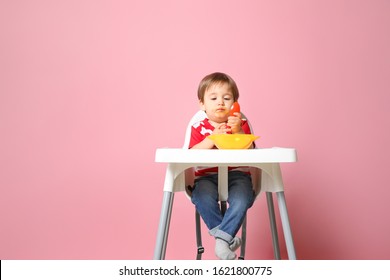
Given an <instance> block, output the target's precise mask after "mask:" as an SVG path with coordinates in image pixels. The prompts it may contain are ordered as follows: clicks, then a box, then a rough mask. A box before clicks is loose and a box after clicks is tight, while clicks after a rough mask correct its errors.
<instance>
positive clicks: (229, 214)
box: [191, 171, 255, 243]
mask: <svg viewBox="0 0 390 280" xmlns="http://www.w3.org/2000/svg"><path fill="white" fill-rule="evenodd" d="M228 174H229V175H228V200H227V202H228V204H229V207H228V208H227V210H226V212H225V215H224V216H222V213H221V210H220V208H219V203H218V174H213V175H207V176H203V177H200V178H198V179H196V180H195V184H194V189H193V191H192V198H191V200H192V203H194V204H195V207H196V210H197V211H198V212H199V214H200V216H201V217H202V219H203V221H204V222H205V224H206V226H207V227H208V229H209V233H210V235H212V236H214V237H215V238H221V239H223V240H225V241H226V242H228V243H231V242H232V240H233V238H234V237H235V236H236V234H237V232H238V230H239V229H240V227H241V224H242V222H243V221H244V218H245V215H246V212H247V210H248V209H249V208H250V207H251V206H252V205H253V202H254V200H255V193H254V191H253V187H252V179H251V176H250V175H249V174H246V173H244V172H241V171H230V172H229V173H228Z"/></svg>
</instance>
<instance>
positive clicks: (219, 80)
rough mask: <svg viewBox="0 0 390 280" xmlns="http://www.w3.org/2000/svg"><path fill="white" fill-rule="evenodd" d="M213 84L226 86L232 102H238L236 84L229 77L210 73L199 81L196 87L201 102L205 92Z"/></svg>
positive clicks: (223, 74)
mask: <svg viewBox="0 0 390 280" xmlns="http://www.w3.org/2000/svg"><path fill="white" fill-rule="evenodd" d="M215 84H227V85H228V86H229V87H230V90H231V91H232V94H233V99H234V101H237V100H238V97H239V95H240V94H239V92H238V87H237V85H236V82H235V81H234V80H233V79H232V78H231V77H230V76H229V75H227V74H225V73H221V72H215V73H211V74H209V75H207V76H206V77H204V78H203V79H202V80H201V81H200V83H199V87H198V99H199V100H200V101H202V102H203V101H204V94H205V92H206V90H207V89H208V88H210V86H212V85H215Z"/></svg>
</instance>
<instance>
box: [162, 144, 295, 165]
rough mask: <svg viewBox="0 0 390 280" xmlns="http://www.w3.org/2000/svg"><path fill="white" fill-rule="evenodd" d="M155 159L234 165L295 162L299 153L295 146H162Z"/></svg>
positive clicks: (173, 161) (172, 161) (171, 161)
mask: <svg viewBox="0 0 390 280" xmlns="http://www.w3.org/2000/svg"><path fill="white" fill-rule="evenodd" d="M205 159H206V160H205ZM155 161H156V162H170V163H192V164H202V165H209V164H216V163H218V164H229V165H230V166H233V165H234V164H240V165H241V164H245V163H247V164H250V163H273V162H279V163H280V162H295V161H297V154H296V151H295V149H293V148H278V147H274V148H257V149H247V150H241V149H237V150H218V149H196V150H191V149H179V148H161V149H157V150H156V158H155Z"/></svg>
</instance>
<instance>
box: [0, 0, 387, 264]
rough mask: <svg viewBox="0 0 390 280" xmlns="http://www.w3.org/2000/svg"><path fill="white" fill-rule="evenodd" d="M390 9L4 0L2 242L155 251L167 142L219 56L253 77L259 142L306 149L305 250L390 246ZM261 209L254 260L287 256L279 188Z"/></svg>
mask: <svg viewBox="0 0 390 280" xmlns="http://www.w3.org/2000/svg"><path fill="white" fill-rule="evenodd" d="M389 14H390V2H389V1H386V0H382V1H380V0H376V1H368V0H367V1H346V0H344V1H341V0H334V1H326V0H324V1H312V0H306V1H303V0H302V1H271V0H269V1H258V0H253V1H226V0H220V1H208V0H207V1H206V0H204V1H198V0H197V1H141V0H140V1H124V0H123V1H103V0H101V1H93V0H82V1H80V0H68V1H49V0H37V1H22V0H20V1H1V2H0V40H1V44H0V133H1V137H0V187H1V189H0V259H151V258H152V256H153V251H154V243H155V239H156V231H157V225H158V220H159V214H160V207H161V202H162V184H163V181H164V172H165V167H166V165H164V164H158V163H155V162H154V154H155V150H156V148H159V147H181V145H182V143H183V140H184V131H185V127H186V124H187V122H188V120H189V119H190V118H191V116H192V115H193V113H194V112H195V111H196V110H197V109H198V105H197V99H196V88H197V85H198V82H199V81H200V79H201V78H202V77H203V76H204V75H206V74H209V73H210V72H214V71H223V72H226V73H228V74H230V75H231V76H232V77H233V78H234V79H235V80H236V82H237V84H238V86H239V89H240V93H241V98H240V103H241V107H242V109H243V111H244V112H245V113H246V115H247V116H248V117H249V118H250V119H251V121H252V124H253V127H254V130H255V132H256V134H257V135H260V136H261V139H260V140H258V141H257V145H258V146H262V147H272V146H280V147H295V148H296V149H297V151H298V156H299V162H297V163H294V164H284V165H283V166H282V170H283V174H284V181H285V188H286V198H287V203H288V207H289V214H290V218H291V222H292V230H293V235H294V241H295V245H296V251H297V257H298V258H299V259H390V222H389V218H388V215H389V212H390V203H389V197H390V188H389V184H388V182H387V181H388V180H387V175H388V173H389V171H388V168H389V166H390V165H389V159H390V152H389V148H388V147H389V146H388V145H389V142H390V130H389V128H390V110H389V104H390V94H389V89H390V82H389V81H390V79H389V73H390V51H389V50H390V36H389V26H390V17H389ZM173 211H174V212H173V217H172V223H171V230H170V237H169V243H168V250H167V258H168V259H192V258H194V257H195V234H194V219H193V216H194V208H193V206H192V204H191V203H190V202H189V201H188V199H187V198H186V197H185V196H184V195H183V194H177V195H176V196H175V204H174V209H173ZM248 216H249V225H248V231H249V233H248V243H249V244H248V249H247V259H272V258H273V253H272V246H271V239H270V231H269V226H268V214H267V212H266V203H265V199H264V196H262V197H260V198H259V199H258V200H257V202H256V204H255V205H254V207H253V208H252V209H251V210H250V212H249V213H248ZM203 229H204V243H205V246H206V253H205V258H206V259H214V258H215V257H214V253H213V240H212V239H211V238H210V237H209V236H208V235H207V233H206V230H205V228H203ZM279 233H280V235H281V230H280V232H279ZM281 238H282V235H281ZM282 256H283V258H286V252H285V246H284V245H282Z"/></svg>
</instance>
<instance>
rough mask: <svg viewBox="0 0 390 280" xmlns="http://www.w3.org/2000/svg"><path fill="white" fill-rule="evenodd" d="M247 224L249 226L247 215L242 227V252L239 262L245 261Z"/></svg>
mask: <svg viewBox="0 0 390 280" xmlns="http://www.w3.org/2000/svg"><path fill="white" fill-rule="evenodd" d="M246 224H247V216H246V215H245V218H244V221H243V222H242V226H241V250H240V256H239V257H238V259H239V260H244V259H245V248H246Z"/></svg>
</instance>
